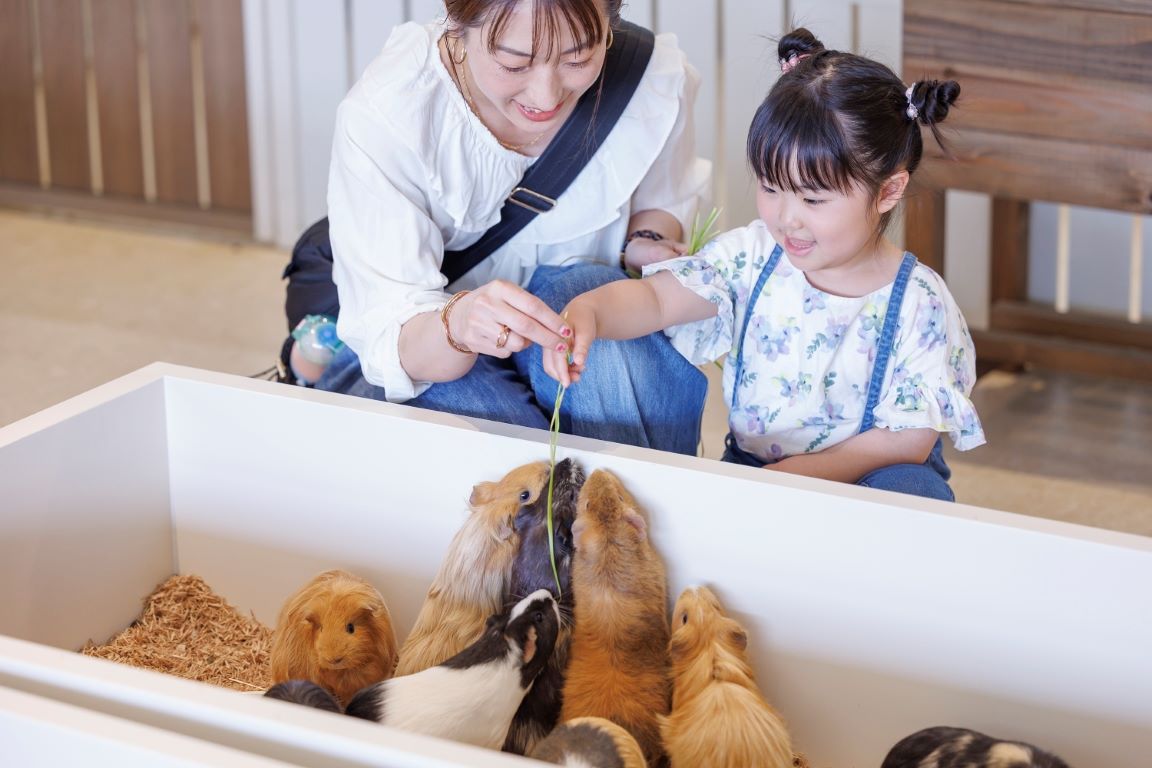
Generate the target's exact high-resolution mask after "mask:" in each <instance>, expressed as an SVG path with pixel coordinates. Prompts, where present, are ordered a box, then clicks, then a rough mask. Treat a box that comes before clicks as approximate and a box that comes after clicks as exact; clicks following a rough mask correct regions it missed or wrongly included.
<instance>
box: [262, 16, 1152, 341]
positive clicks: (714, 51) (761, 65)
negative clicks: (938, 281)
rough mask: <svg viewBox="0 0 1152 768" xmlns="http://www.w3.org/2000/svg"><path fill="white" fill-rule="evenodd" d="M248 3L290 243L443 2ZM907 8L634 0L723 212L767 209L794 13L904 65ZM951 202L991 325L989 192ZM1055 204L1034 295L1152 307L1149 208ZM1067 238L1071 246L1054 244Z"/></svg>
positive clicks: (1035, 270) (1035, 220)
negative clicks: (758, 183)
mask: <svg viewBox="0 0 1152 768" xmlns="http://www.w3.org/2000/svg"><path fill="white" fill-rule="evenodd" d="M244 8H245V27H246V33H245V34H246V45H247V59H248V72H247V74H248V94H249V110H250V114H249V125H250V131H251V145H252V162H253V174H252V175H253V198H254V199H253V217H254V230H255V234H256V236H257V237H258V238H259V239H262V240H268V241H272V242H276V243H279V244H281V245H290V244H291V243H292V242H294V240H295V239H296V237H297V235H298V234H299V233H300V231H301V230H302V229H303V228H304V227H305V226H307V224H309V223H310V222H311V221H313V220H315V219H316V218H318V217H320V216H322V215H323V214H324V212H325V209H326V208H325V202H324V200H325V192H326V184H327V168H328V158H329V149H330V142H331V135H332V123H333V118H334V113H335V109H336V105H337V104H338V103H339V101H340V99H341V98H342V97H343V95H344V93H345V91H346V90H347V89H348V87H349V86H350V85H351V83H352V82H353V81H354V80H355V78H356V76H357V74H358V73H359V72H361V71H362V70H363V69H364V67H365V66H366V65H367V63H368V62H369V61H371V59H372V57H373V56H375V54H376V52H377V51H378V50H379V48H380V46H381V45H382V44H383V42H384V40H385V39H386V38H387V36H388V33H389V31H390V30H391V29H392V27H393V26H394V25H396V24H398V23H401V22H403V21H406V20H409V19H412V20H420V21H423V20H429V19H432V18H434V17H436V16H437V15H440V14H442V13H443V4H442V2H441V0H343V1H342V2H333V0H244ZM902 12H903V5H902V2H901V0H859V1H858V2H852V1H850V0H712V2H708V0H631V1H630V2H626V5H625V8H624V15H625V17H626V18H628V19H630V20H633V21H635V22H637V23H640V24H643V25H645V26H649V27H651V28H653V29H654V30H655V31H657V32H672V33H675V34H676V35H677V37H678V39H679V42H680V46H681V47H682V48H683V49H684V50H685V52H686V53H687V55H688V57H689V59H690V60H691V61H692V63H693V64H694V65H695V67H696V68H697V70H699V72H700V75H701V79H702V84H701V89H700V97H699V101H698V103H697V107H696V129H697V142H698V151H699V153H700V154H701V155H702V156H704V157H707V158H709V159H710V160H712V162H713V169H714V180H713V203H714V204H715V205H717V206H720V207H721V208H722V209H723V214H722V219H721V223H722V225H724V226H735V225H737V224H741V223H744V222H747V221H750V220H751V219H752V218H753V217H754V216H755V215H756V211H755V204H754V199H753V186H752V183H751V180H750V178H749V176H748V173H747V167H746V164H745V162H744V136H745V131H746V130H747V126H748V124H749V123H750V121H751V119H752V114H753V112H754V111H755V109H756V107H757V105H758V104H759V102H760V99H761V98H762V96H763V95H764V94H765V93H766V92H767V90H768V88H769V87H770V86H771V85H772V83H773V82H774V80H775V78H776V76H777V65H776V56H775V44H776V39H777V38H778V37H779V36H780V35H781V34H782V33H783V32H785V31H787V30H788V29H790V28H792V27H793V26H797V25H803V26H807V27H809V28H810V29H812V30H813V31H814V32H815V33H816V34H817V35H818V36H819V37H820V38H821V39H822V40H824V42H825V43H826V44H827V45H829V46H830V47H833V48H839V49H842V50H853V51H856V52H858V53H862V54H864V55H868V56H871V57H873V58H876V59H879V60H880V61H883V62H885V63H886V64H888V65H890V66H892V67H893V68H894V69H896V70H897V71H899V70H900V66H901V56H902V46H901V39H902ZM917 74H919V73H917ZM961 107H962V105H961ZM947 209H948V213H947V216H948V222H949V225H948V230H949V231H948V237H947V247H946V256H945V263H946V265H947V266H946V269H947V273H948V280H949V284H950V287H951V288H952V290H953V292H954V293H955V294H956V296H957V299H958V300H959V301H960V303H961V306H962V307H963V308H964V311H965V313H966V315H967V316H968V319H969V322H970V324H971V325H972V326H973V327H975V328H983V327H986V326H987V315H988V275H989V250H988V248H989V246H988V241H989V232H990V219H991V215H990V203H989V200H988V198H987V197H986V196H984V195H977V194H974V193H966V192H950V193H949V195H948V206H947ZM1055 210H1056V206H1050V205H1042V204H1040V205H1036V206H1034V213H1033V217H1032V238H1031V240H1032V243H1033V245H1032V258H1031V269H1030V283H1031V284H1030V294H1034V296H1035V297H1036V298H1037V299H1038V300H1041V301H1047V302H1051V303H1052V304H1053V305H1054V306H1056V307H1059V308H1067V307H1069V306H1081V305H1085V306H1087V307H1090V308H1093V309H1104V310H1105V311H1113V312H1116V313H1117V314H1119V315H1126V316H1127V317H1128V318H1129V319H1130V320H1132V321H1133V322H1138V321H1139V320H1140V318H1141V317H1146V316H1148V314H1149V313H1152V306H1149V305H1148V302H1149V299H1148V298H1146V297H1149V296H1152V290H1144V289H1143V281H1144V280H1145V279H1146V277H1145V276H1146V275H1147V274H1148V273H1149V272H1148V271H1147V270H1144V269H1143V268H1142V265H1143V263H1144V261H1146V260H1147V259H1148V258H1152V256H1150V255H1149V254H1148V250H1149V246H1148V244H1147V243H1146V241H1145V239H1144V238H1142V236H1141V235H1142V231H1143V223H1142V222H1143V220H1144V219H1145V218H1147V217H1134V218H1133V217H1129V216H1128V215H1126V214H1118V213H1112V212H1106V211H1086V210H1084V209H1070V210H1069V215H1068V217H1067V219H1068V226H1067V229H1066V230H1064V231H1065V234H1064V235H1063V236H1060V235H1058V232H1059V231H1060V230H1059V229H1058V227H1057V226H1056V222H1055V218H1056V217H1058V215H1059V214H1058V213H1055ZM1130 221H1131V223H1129V222H1130ZM1060 243H1063V244H1064V245H1063V246H1061V245H1059V244H1060ZM1060 249H1063V251H1061V252H1067V256H1066V257H1065V258H1057V257H1056V254H1057V252H1058V250H1060ZM1103 275H1114V276H1116V277H1117V278H1118V279H1119V280H1120V281H1121V282H1120V283H1119V284H1120V285H1122V286H1124V287H1123V288H1120V289H1117V288H1116V287H1115V285H1116V284H1117V283H1116V282H1114V281H1113V282H1112V283H1111V284H1110V285H1104V284H1102V283H1100V280H1101V276H1103ZM1057 286H1059V288H1058V287H1057Z"/></svg>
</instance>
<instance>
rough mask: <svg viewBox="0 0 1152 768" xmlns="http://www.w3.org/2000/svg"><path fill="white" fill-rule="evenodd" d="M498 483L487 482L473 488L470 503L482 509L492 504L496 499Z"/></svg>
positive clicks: (477, 484)
mask: <svg viewBox="0 0 1152 768" xmlns="http://www.w3.org/2000/svg"><path fill="white" fill-rule="evenodd" d="M496 489H497V486H496V483H493V482H491V481H489V480H485V481H483V482H480V483H476V485H474V486H472V495H471V496H469V497H468V503H469V504H470V505H471V506H473V507H482V506H484V505H485V504H491V503H492V499H494V498H496Z"/></svg>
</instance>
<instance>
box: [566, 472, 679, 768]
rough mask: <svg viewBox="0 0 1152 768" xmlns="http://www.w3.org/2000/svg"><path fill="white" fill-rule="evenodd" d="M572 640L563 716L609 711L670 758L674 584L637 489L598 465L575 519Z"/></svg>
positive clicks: (649, 751) (650, 750)
mask: <svg viewBox="0 0 1152 768" xmlns="http://www.w3.org/2000/svg"><path fill="white" fill-rule="evenodd" d="M572 540H573V545H574V546H575V552H574V553H573V555H572V592H573V597H574V599H575V601H576V603H575V606H574V610H573V617H574V618H573V624H572V642H571V645H570V647H569V651H568V654H569V656H568V673H567V677H566V679H565V682H564V694H563V696H564V704H563V707H562V708H561V711H560V720H561V722H566V721H568V720H571V719H573V718H577V717H584V716H596V717H603V718H607V719H608V720H612V721H613V722H615V723H617V724H619V725H622V726H624V727H625V728H627V729H628V730H629V731H630V732H631V733H632V735H633V736H634V737H635V738H636V741H637V742H639V744H640V747H641V748H642V749H643V750H644V758H645V760H646V761H647V762H648V764H649V765H652V766H658V765H662V764H663V761H664V750H663V747H662V746H661V743H660V724H659V720H658V717H659V716H660V715H665V714H667V713H668V710H669V706H670V703H671V701H670V699H671V689H672V684H671V676H670V670H669V661H668V637H669V632H668V619H667V610H668V609H667V594H668V591H667V585H666V577H665V574H664V564H663V563H662V562H661V560H660V558H659V556H658V555H657V554H656V552H655V551H654V550H653V549H652V545H651V543H650V541H649V539H648V525H647V523H646V522H645V520H644V517H643V515H642V514H641V512H640V509H639V507H638V506H637V504H636V501H635V499H633V498H632V496H631V494H629V493H628V491H627V490H625V489H624V486H623V485H621V483H620V481H619V480H618V479H617V478H616V476H615V475H613V474H612V473H611V472H609V471H607V470H604V469H598V470H596V471H595V472H593V473H592V474H591V476H590V477H589V478H588V479H587V480H586V481H585V483H584V486H583V487H582V488H581V489H580V498H579V501H578V503H577V507H576V522H575V523H573V524H572Z"/></svg>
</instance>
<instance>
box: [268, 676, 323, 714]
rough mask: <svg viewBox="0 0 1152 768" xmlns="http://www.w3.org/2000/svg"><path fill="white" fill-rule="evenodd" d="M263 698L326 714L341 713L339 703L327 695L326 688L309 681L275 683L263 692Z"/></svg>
mask: <svg viewBox="0 0 1152 768" xmlns="http://www.w3.org/2000/svg"><path fill="white" fill-rule="evenodd" d="M264 696H265V697H266V698H269V699H280V700H281V701H289V702H292V703H293V704H301V705H303V706H305V707H312V708H313V709H323V710H327V711H328V712H336V713H339V712H340V711H341V710H340V702H338V701H336V697H335V696H333V695H332V694H331V693H329V692H328V689H327V688H324V687H322V686H320V685H317V684H316V683H314V682H312V681H311V680H285V681H283V682H281V683H276V685H274V686H272V687H271V688H269V689H268V690H266V691H264Z"/></svg>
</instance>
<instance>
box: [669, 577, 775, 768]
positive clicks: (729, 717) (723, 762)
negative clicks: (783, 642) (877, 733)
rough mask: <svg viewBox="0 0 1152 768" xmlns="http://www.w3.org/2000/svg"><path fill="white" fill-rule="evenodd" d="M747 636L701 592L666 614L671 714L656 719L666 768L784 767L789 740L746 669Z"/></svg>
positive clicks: (685, 595) (686, 595)
mask: <svg viewBox="0 0 1152 768" xmlns="http://www.w3.org/2000/svg"><path fill="white" fill-rule="evenodd" d="M747 649H748V636H747V634H746V633H745V631H744V628H743V627H742V626H740V624H739V623H737V622H736V621H735V620H734V619H732V618H729V617H728V616H726V615H725V614H724V610H723V608H721V606H720V601H719V600H718V599H717V598H716V595H715V594H713V593H712V590H710V589H708V588H707V587H689V588H688V589H685V590H684V591H683V592H681V593H680V597H679V598H677V600H676V606H675V608H674V609H673V611H672V639H671V641H670V642H669V644H668V651H669V655H670V656H671V658H672V712H671V714H670V715H668V716H667V717H663V718H661V719H660V730H661V733H662V734H663V737H664V748H665V749H666V750H667V752H668V759H669V763H670V764H671V766H672V768H691V766H698V765H709V766H715V768H741V766H748V765H757V766H763V767H764V768H791V766H792V765H793V761H792V740H791V738H790V737H789V735H788V729H787V727H786V726H785V724H784V721H783V719H782V718H781V717H780V715H779V714H778V713H777V712H776V710H774V709H773V708H772V707H771V706H770V705H769V704H768V702H767V701H765V699H764V696H763V695H762V694H761V692H760V689H759V688H758V687H757V686H756V680H755V678H754V676H753V673H752V666H751V665H750V664H749V663H748V654H747Z"/></svg>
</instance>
